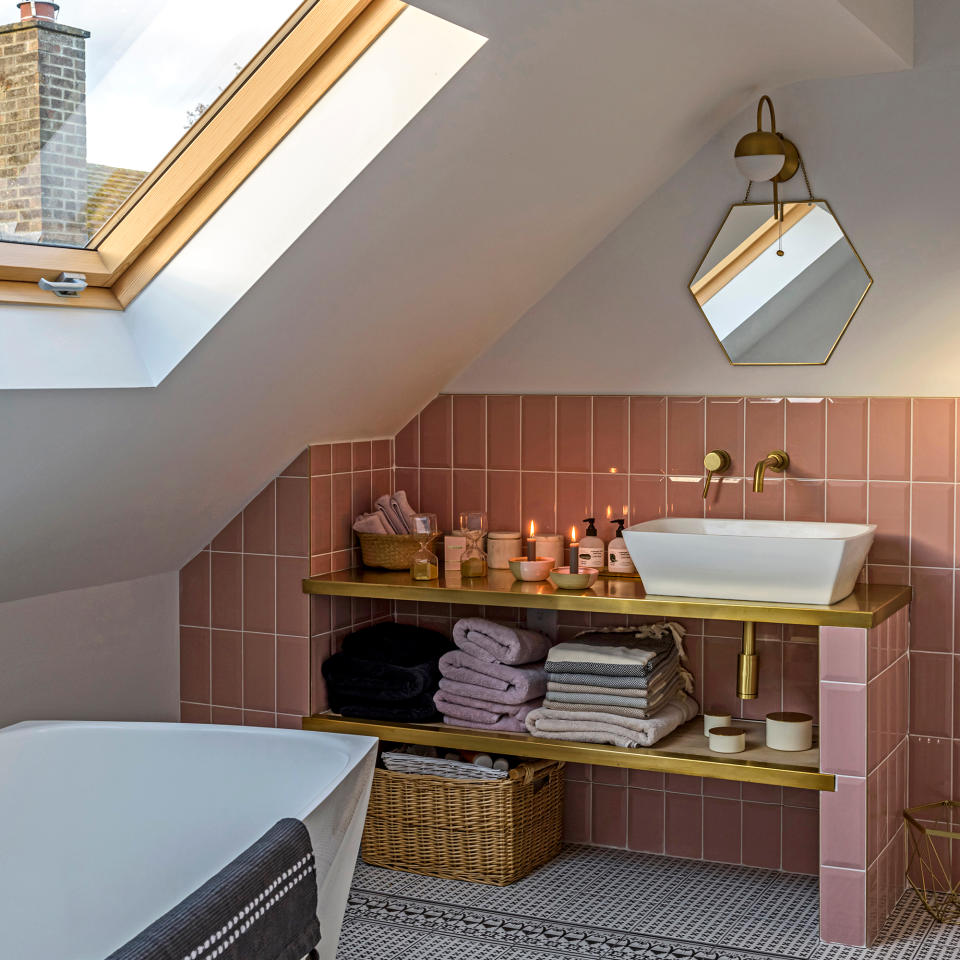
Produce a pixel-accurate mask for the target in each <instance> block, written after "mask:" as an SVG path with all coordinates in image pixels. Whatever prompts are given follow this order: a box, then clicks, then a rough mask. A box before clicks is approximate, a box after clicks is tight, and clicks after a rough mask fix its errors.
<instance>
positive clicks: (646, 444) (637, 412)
mask: <svg viewBox="0 0 960 960" xmlns="http://www.w3.org/2000/svg"><path fill="white" fill-rule="evenodd" d="M666 470H667V398H666V397H631V398H630V472H631V473H647V474H654V475H658V476H659V475H663V474H664V473H666Z"/></svg>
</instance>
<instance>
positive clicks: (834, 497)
mask: <svg viewBox="0 0 960 960" xmlns="http://www.w3.org/2000/svg"><path fill="white" fill-rule="evenodd" d="M826 499H827V512H826V520H827V522H828V523H866V522H867V484H866V481H864V480H828V481H827V492H826Z"/></svg>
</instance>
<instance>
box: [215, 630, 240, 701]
mask: <svg viewBox="0 0 960 960" xmlns="http://www.w3.org/2000/svg"><path fill="white" fill-rule="evenodd" d="M211 641H212V647H211V692H210V695H211V698H212V699H211V702H212V703H214V704H216V705H218V706H221V707H242V706H243V635H242V634H241V633H239V632H238V631H235V630H214V631H213V632H212V634H211Z"/></svg>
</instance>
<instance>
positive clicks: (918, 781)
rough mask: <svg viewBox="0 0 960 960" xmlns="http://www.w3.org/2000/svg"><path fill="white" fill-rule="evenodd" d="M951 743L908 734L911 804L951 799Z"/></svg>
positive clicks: (909, 800)
mask: <svg viewBox="0 0 960 960" xmlns="http://www.w3.org/2000/svg"><path fill="white" fill-rule="evenodd" d="M952 752H953V743H952V742H951V741H950V740H941V739H937V738H934V737H916V736H911V737H910V762H909V771H910V778H909V787H908V789H909V794H908V802H909V804H910V806H911V807H915V806H917V805H919V804H922V803H937V802H939V801H940V800H950V799H953V798H952V797H951V796H950V793H951V786H952V773H951V763H952Z"/></svg>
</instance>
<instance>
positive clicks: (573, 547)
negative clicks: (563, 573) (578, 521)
mask: <svg viewBox="0 0 960 960" xmlns="http://www.w3.org/2000/svg"><path fill="white" fill-rule="evenodd" d="M570 572H571V573H579V572H580V544H579V543H577V528H576V527H571V528H570Z"/></svg>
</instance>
